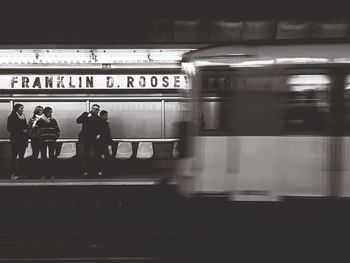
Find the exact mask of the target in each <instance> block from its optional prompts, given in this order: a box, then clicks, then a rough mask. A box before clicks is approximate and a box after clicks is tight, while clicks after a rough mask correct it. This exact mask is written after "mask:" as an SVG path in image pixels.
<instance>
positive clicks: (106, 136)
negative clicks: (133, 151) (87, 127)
mask: <svg viewBox="0 0 350 263" xmlns="http://www.w3.org/2000/svg"><path fill="white" fill-rule="evenodd" d="M100 117H101V119H102V131H101V138H100V146H101V154H102V156H104V157H105V158H106V159H108V158H110V157H111V156H112V144H113V141H112V137H111V131H110V129H109V122H108V111H105V110H103V111H101V113H100Z"/></svg>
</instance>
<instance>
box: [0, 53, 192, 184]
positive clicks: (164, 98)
mask: <svg viewBox="0 0 350 263" xmlns="http://www.w3.org/2000/svg"><path fill="white" fill-rule="evenodd" d="M188 51H190V49H176V48H172V49H140V48H139V49H126V48H114V47H107V48H104V47H102V48H101V47H97V48H94V49H91V48H82V47H54V48H39V49H32V48H26V47H24V48H23V47H20V48H18V47H17V48H16V47H14V48H11V49H7V48H3V49H1V50H0V123H1V125H0V160H1V162H0V178H1V179H7V180H8V179H9V174H10V154H11V151H10V140H9V138H10V134H9V132H8V131H7V129H6V122H7V117H8V116H9V114H10V112H11V110H12V109H13V106H14V105H15V104H16V103H20V104H23V105H24V115H25V116H26V120H27V122H28V121H29V119H30V118H31V117H32V116H33V111H34V109H35V107H36V106H38V105H41V106H43V107H46V106H49V107H51V108H52V109H53V117H54V118H55V119H56V120H57V122H58V126H59V128H60V131H61V132H60V136H59V139H58V147H57V149H56V153H55V155H56V157H57V162H56V164H55V168H53V167H52V170H51V172H56V174H55V176H56V179H72V178H76V179H79V178H81V177H79V176H80V175H81V171H80V167H81V166H80V163H79V162H80V160H81V147H80V146H81V145H80V144H79V143H78V135H79V132H80V130H81V125H80V124H78V123H77V122H76V119H77V117H78V116H79V115H80V114H81V113H82V112H87V111H90V109H91V106H92V105H93V104H98V105H99V106H100V109H101V110H107V111H108V115H109V120H108V121H109V126H110V130H111V137H112V139H113V148H112V159H113V160H111V162H109V163H108V165H109V166H108V165H107V164H106V165H105V167H104V168H106V173H104V174H106V175H108V176H111V178H115V177H116V176H121V177H128V176H129V177H130V176H138V177H140V176H143V177H147V176H149V177H152V176H154V175H161V174H166V173H167V174H169V175H170V174H172V171H173V170H174V167H175V163H174V160H175V157H176V147H174V146H175V142H176V141H177V138H176V132H175V126H174V124H175V123H176V122H177V121H179V119H180V118H181V112H182V111H181V108H182V104H183V103H184V102H185V101H186V93H187V84H186V76H185V74H183V73H182V71H181V57H182V54H184V53H186V52H188ZM91 155H92V153H91ZM31 156H32V147H31V145H30V143H29V145H28V147H27V148H26V153H25V158H26V160H27V162H26V164H27V165H26V167H25V168H26V171H25V175H26V178H27V179H28V178H29V179H38V178H40V174H39V173H40V172H42V169H40V166H41V164H40V162H34V161H31V159H30V158H31ZM92 157H93V155H92ZM93 159H94V158H92V160H93ZM39 160H40V157H39ZM91 174H92V175H93V174H94V173H91ZM90 182H91V181H90Z"/></svg>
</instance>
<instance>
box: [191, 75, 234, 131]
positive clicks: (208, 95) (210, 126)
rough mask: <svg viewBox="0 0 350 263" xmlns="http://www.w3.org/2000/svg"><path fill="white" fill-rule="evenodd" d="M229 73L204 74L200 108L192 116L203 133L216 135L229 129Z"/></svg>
mask: <svg viewBox="0 0 350 263" xmlns="http://www.w3.org/2000/svg"><path fill="white" fill-rule="evenodd" d="M231 79H232V77H231V75H229V73H227V72H226V73H225V74H220V75H217V74H216V73H208V74H204V75H203V78H202V82H201V84H202V85H201V108H200V109H199V110H198V111H197V113H196V115H195V116H194V121H195V123H196V124H197V127H198V130H199V131H200V133H201V134H203V135H217V134H219V133H222V132H224V133H226V132H227V131H229V130H230V126H229V125H228V124H229V123H230V118H229V116H230V107H231V104H232V86H231V84H232V82H231Z"/></svg>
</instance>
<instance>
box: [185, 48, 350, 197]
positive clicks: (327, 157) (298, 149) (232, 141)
mask: <svg viewBox="0 0 350 263" xmlns="http://www.w3.org/2000/svg"><path fill="white" fill-rule="evenodd" d="M349 54H350V46H349V45H347V44H333V45H311V44H309V45H293V46H278V45H265V46H263V45H261V46H223V47H213V48H206V49H203V50H198V51H194V52H192V53H188V54H186V55H185V56H184V58H183V67H184V69H185V70H186V72H187V74H188V76H189V83H190V84H191V88H192V95H193V107H192V113H191V116H192V117H191V118H193V120H195V121H194V122H193V123H194V125H189V124H190V123H191V122H188V125H184V127H185V128H184V129H185V130H186V131H185V132H183V134H185V135H186V134H187V137H186V136H185V137H184V138H183V139H184V140H183V143H182V144H181V145H183V146H184V147H185V149H183V150H181V153H182V154H183V157H184V158H182V159H181V160H179V163H178V174H179V182H180V184H179V186H180V187H179V188H180V190H181V192H182V193H183V194H184V195H187V196H195V195H205V196H225V197H228V198H229V200H242V201H274V200H283V199H284V198H285V197H298V198H300V197H334V196H338V197H349V196H350V166H349V163H350V162H349V161H350V160H349V156H350V155H349V151H350V139H349V133H350V67H349V66H350V65H349V64H348V63H349V61H350V59H349Z"/></svg>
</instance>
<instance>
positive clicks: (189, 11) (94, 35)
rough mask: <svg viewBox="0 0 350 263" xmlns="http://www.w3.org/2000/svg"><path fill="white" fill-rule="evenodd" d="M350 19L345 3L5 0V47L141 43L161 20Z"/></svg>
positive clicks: (0, 12) (1, 23)
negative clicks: (6, 45)
mask: <svg viewBox="0 0 350 263" xmlns="http://www.w3.org/2000/svg"><path fill="white" fill-rule="evenodd" d="M340 18H341V19H347V18H348V8H347V5H346V2H345V1H344V2H343V1H338V0H336V1H316V0H307V1H301V0H294V1H277V0H264V1H253V0H232V1H224V0H216V1H195V0H174V1H170V0H148V1H135V0H128V1H117V0H114V1H111V0H109V1H108V0H99V1H97V0H94V1H83V0H75V1H66V0H62V1H2V2H1V9H0V44H109V43H111V44H113V43H118V42H130V41H131V42H142V41H144V40H145V39H146V38H147V36H149V35H150V32H151V31H152V30H153V27H152V25H153V21H154V20H156V19H170V20H177V19H178V20H181V19H201V20H203V19H231V20H238V21H239V20H261V19H263V20H273V19H297V20H322V21H327V20H330V19H340Z"/></svg>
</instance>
